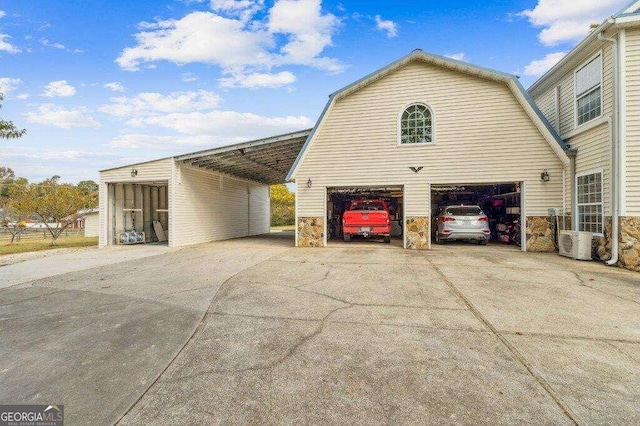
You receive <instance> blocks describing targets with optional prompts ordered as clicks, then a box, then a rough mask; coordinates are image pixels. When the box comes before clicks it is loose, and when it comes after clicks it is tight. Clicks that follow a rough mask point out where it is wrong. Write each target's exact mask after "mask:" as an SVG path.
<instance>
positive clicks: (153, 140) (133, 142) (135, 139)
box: [105, 133, 215, 151]
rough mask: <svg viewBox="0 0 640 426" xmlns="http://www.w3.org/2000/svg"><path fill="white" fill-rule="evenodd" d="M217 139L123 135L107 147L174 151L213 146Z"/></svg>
mask: <svg viewBox="0 0 640 426" xmlns="http://www.w3.org/2000/svg"><path fill="white" fill-rule="evenodd" d="M214 143H215V139H214V138H213V137H211V136H207V135H198V136H184V135H149V134H143V133H125V134H122V135H120V136H118V137H116V138H115V139H113V140H112V141H111V142H109V143H107V144H106V145H105V146H107V147H109V148H127V149H153V150H161V151H166V150H174V149H177V148H178V147H181V148H184V147H198V146H212V145H214Z"/></svg>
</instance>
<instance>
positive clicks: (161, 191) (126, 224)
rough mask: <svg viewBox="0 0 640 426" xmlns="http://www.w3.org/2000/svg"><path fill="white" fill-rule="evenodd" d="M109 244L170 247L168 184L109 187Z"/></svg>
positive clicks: (120, 184)
mask: <svg viewBox="0 0 640 426" xmlns="http://www.w3.org/2000/svg"><path fill="white" fill-rule="evenodd" d="M108 191H109V197H108V199H109V201H110V205H109V206H108V211H109V215H108V222H109V241H110V244H123V245H129V244H144V243H159V244H168V235H169V234H168V229H169V192H168V182H167V181H160V182H146V183H144V182H141V183H135V184H134V183H110V184H108Z"/></svg>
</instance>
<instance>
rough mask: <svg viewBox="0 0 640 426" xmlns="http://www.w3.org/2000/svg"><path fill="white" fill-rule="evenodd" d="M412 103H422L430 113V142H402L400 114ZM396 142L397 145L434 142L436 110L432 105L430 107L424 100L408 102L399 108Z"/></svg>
mask: <svg viewBox="0 0 640 426" xmlns="http://www.w3.org/2000/svg"><path fill="white" fill-rule="evenodd" d="M413 105H422V106H423V107H425V108H427V109H428V110H429V112H430V113H431V142H422V143H402V115H403V114H404V112H405V111H406V110H407V108H409V107H411V106H413ZM397 144H398V146H430V145H435V144H436V111H435V109H434V108H433V107H431V106H430V105H429V104H427V103H426V102H422V101H415V102H410V103H408V104H406V105H405V106H403V107H402V108H401V109H400V113H399V114H398V125H397Z"/></svg>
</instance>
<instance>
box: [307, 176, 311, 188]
mask: <svg viewBox="0 0 640 426" xmlns="http://www.w3.org/2000/svg"><path fill="white" fill-rule="evenodd" d="M307 188H311V178H309V180H308V181H307Z"/></svg>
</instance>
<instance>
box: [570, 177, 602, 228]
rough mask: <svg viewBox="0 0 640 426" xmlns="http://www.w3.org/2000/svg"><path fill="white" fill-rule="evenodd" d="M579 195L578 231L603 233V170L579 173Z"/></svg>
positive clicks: (577, 182)
mask: <svg viewBox="0 0 640 426" xmlns="http://www.w3.org/2000/svg"><path fill="white" fill-rule="evenodd" d="M576 188H577V195H578V231H586V232H593V233H594V234H602V233H603V203H602V172H597V173H591V174H588V175H579V176H578V177H577V178H576Z"/></svg>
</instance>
